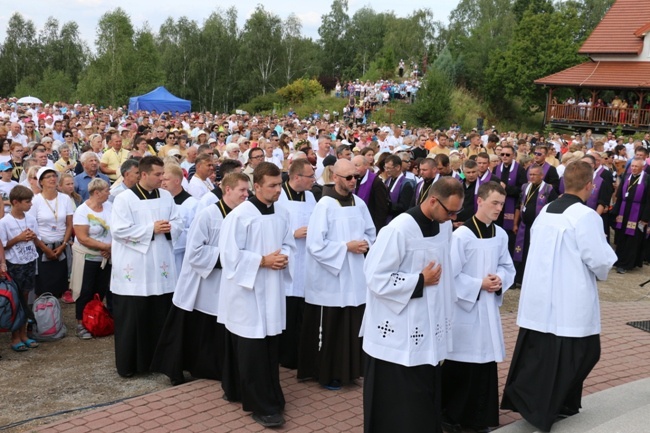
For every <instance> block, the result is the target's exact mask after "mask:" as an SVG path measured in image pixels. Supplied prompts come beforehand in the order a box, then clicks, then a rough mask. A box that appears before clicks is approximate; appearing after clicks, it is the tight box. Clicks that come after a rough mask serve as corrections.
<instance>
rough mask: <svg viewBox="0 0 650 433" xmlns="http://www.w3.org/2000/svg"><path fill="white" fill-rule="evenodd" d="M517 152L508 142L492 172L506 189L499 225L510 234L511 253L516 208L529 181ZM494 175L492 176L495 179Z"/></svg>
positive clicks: (513, 247) (512, 249)
mask: <svg viewBox="0 0 650 433" xmlns="http://www.w3.org/2000/svg"><path fill="white" fill-rule="evenodd" d="M516 155H517V153H516V152H515V149H514V148H513V147H512V146H510V145H508V144H506V145H504V146H503V149H502V150H501V155H500V156H501V163H500V164H498V165H497V166H496V167H495V168H494V171H493V172H492V174H493V175H494V177H496V178H497V181H498V182H499V183H501V186H502V187H503V188H505V190H506V203H505V205H504V206H503V212H501V215H499V219H497V222H496V223H497V225H499V226H501V227H502V228H503V229H504V230H505V231H506V233H507V234H508V250H509V251H510V255H512V254H513V252H514V249H515V232H514V226H515V224H514V222H515V209H516V208H517V203H518V202H519V196H520V194H521V187H522V186H523V185H524V184H525V183H526V182H527V180H528V179H527V178H526V170H524V168H523V167H522V166H520V165H519V163H518V162H517V161H515V157H516ZM494 177H493V178H492V179H493V180H494Z"/></svg>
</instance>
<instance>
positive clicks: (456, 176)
mask: <svg viewBox="0 0 650 433" xmlns="http://www.w3.org/2000/svg"><path fill="white" fill-rule="evenodd" d="M451 177H453V178H454V179H456V180H457V181H459V182H462V181H463V178H462V177H460V174H459V173H458V172H457V171H454V172H453V173H452V174H451Z"/></svg>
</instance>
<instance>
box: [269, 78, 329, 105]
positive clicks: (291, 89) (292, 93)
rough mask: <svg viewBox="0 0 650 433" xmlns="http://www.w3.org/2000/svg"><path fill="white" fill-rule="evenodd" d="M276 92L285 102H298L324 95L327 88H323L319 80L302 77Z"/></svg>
mask: <svg viewBox="0 0 650 433" xmlns="http://www.w3.org/2000/svg"><path fill="white" fill-rule="evenodd" d="M276 93H277V94H278V95H280V96H281V97H282V99H284V101H285V102H288V103H290V104H298V103H301V102H304V101H308V100H310V99H312V98H314V97H315V96H318V95H322V94H323V93H325V89H323V86H321V84H320V83H319V82H318V81H317V80H314V79H311V80H308V79H306V78H300V79H298V80H296V81H294V82H293V83H291V84H289V85H287V86H284V87H283V88H281V89H278V91H277V92H276Z"/></svg>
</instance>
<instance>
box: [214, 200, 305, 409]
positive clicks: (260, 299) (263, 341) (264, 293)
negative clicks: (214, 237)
mask: <svg viewBox="0 0 650 433" xmlns="http://www.w3.org/2000/svg"><path fill="white" fill-rule="evenodd" d="M295 249H296V247H295V242H294V238H293V232H292V231H291V230H290V227H289V215H288V214H287V212H286V210H285V209H283V208H281V207H277V206H275V205H274V204H272V205H271V206H267V205H265V204H264V203H262V202H261V201H260V200H259V199H257V198H256V197H251V198H250V199H249V200H248V201H245V202H244V203H242V204H240V205H239V206H237V207H236V208H235V209H234V210H233V211H232V212H230V213H229V214H228V216H227V217H226V218H225V219H224V221H223V224H222V225H221V235H220V236H219V251H220V252H221V256H220V257H221V265H222V266H223V270H222V274H221V288H220V291H219V310H218V312H217V318H218V321H219V322H220V323H223V324H224V325H225V326H226V329H227V332H226V359H225V361H224V370H223V377H222V383H221V384H222V387H223V390H224V392H225V398H226V399H228V400H230V401H239V400H241V402H242V408H243V409H244V410H245V411H251V412H253V413H254V414H256V415H275V414H278V413H281V412H282V411H283V410H284V395H283V394H282V388H281V387H280V371H279V358H278V357H279V341H280V340H279V335H280V334H281V333H282V331H283V330H284V328H285V291H286V287H287V286H288V285H289V284H291V279H292V274H293V266H294V263H293V260H294V257H295ZM276 250H280V252H281V254H284V255H287V256H288V258H289V262H288V266H287V268H286V269H284V270H273V269H271V268H262V267H261V266H260V265H261V261H262V257H263V256H265V255H267V254H271V253H272V252H274V251H276Z"/></svg>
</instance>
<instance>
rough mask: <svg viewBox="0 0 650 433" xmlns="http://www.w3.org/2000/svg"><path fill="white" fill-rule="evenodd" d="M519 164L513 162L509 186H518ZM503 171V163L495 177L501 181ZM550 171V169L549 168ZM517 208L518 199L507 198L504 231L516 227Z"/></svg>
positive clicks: (504, 212)
mask: <svg viewBox="0 0 650 433" xmlns="http://www.w3.org/2000/svg"><path fill="white" fill-rule="evenodd" d="M518 169H519V164H517V162H515V161H513V162H512V165H511V166H510V173H509V174H508V182H507V185H508V186H517V171H518ZM502 170H503V163H501V164H499V165H497V166H496V168H495V169H494V175H495V176H496V177H497V178H498V180H499V182H500V181H501V171H502ZM547 170H548V168H547ZM545 175H546V173H545ZM516 206H517V199H516V198H514V197H507V196H506V203H505V205H504V206H503V229H504V230H512V229H513V228H514V226H515V207H516Z"/></svg>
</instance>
